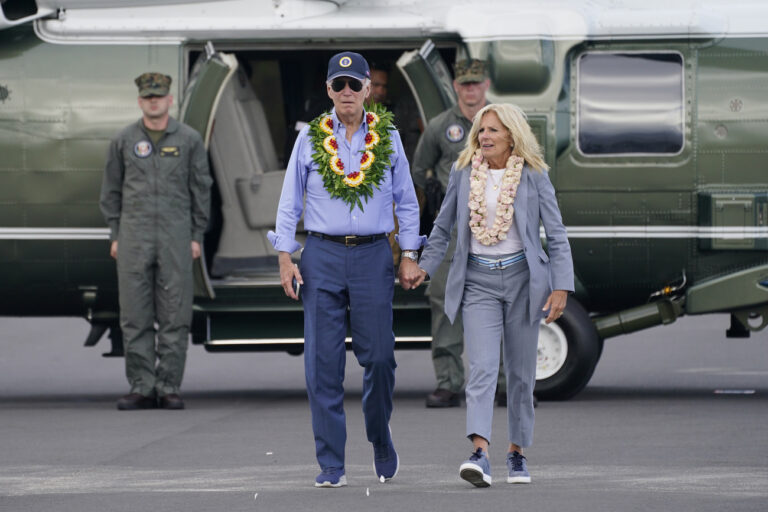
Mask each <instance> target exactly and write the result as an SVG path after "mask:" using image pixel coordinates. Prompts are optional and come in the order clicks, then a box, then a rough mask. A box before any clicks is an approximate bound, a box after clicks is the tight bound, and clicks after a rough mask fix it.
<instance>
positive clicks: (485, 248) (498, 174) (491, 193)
mask: <svg viewBox="0 0 768 512" xmlns="http://www.w3.org/2000/svg"><path fill="white" fill-rule="evenodd" d="M504 171H506V169H490V170H488V179H487V180H486V181H485V208H486V210H487V214H486V215H487V217H486V221H485V222H486V227H491V226H493V222H494V220H496V201H497V199H498V198H499V193H500V192H501V190H500V189H501V178H502V176H504ZM494 185H499V188H498V189H497V190H493V187H494ZM512 206H513V207H514V206H515V203H513V204H512ZM470 236H472V235H471V233H470ZM522 250H523V241H522V239H521V238H520V233H519V232H518V231H517V225H515V217H514V214H513V215H512V225H511V226H510V227H509V231H507V238H506V239H505V240H502V241H500V242H499V243H497V244H496V245H483V244H481V243H480V242H478V241H477V239H476V238H475V237H474V236H472V240H471V242H470V244H469V252H471V253H472V254H476V255H478V256H498V255H501V254H512V253H515V252H519V251H522Z"/></svg>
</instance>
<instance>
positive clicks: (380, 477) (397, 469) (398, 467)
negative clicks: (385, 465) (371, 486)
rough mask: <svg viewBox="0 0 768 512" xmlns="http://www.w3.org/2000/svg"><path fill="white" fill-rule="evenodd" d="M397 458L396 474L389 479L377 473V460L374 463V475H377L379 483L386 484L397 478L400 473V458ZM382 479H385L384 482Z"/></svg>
mask: <svg viewBox="0 0 768 512" xmlns="http://www.w3.org/2000/svg"><path fill="white" fill-rule="evenodd" d="M396 457H397V464H396V465H395V474H394V475H392V476H391V477H389V478H387V477H385V476H383V475H379V474H378V473H377V472H376V461H375V460H374V461H373V474H374V475H376V478H378V479H379V482H381V483H384V482H387V481H389V480H392V479H393V478H395V477H396V476H397V472H398V471H400V456H399V455H396ZM382 477H383V478H384V480H382Z"/></svg>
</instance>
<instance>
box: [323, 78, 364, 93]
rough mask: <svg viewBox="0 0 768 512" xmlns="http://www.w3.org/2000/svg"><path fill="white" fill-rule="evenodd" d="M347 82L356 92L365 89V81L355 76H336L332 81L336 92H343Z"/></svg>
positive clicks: (332, 87)
mask: <svg viewBox="0 0 768 512" xmlns="http://www.w3.org/2000/svg"><path fill="white" fill-rule="evenodd" d="M347 84H349V88H350V89H352V90H353V91H354V92H360V91H362V90H363V82H361V81H360V80H356V79H354V78H334V79H333V81H332V82H331V89H333V91H334V92H341V91H343V90H344V87H346V86H347Z"/></svg>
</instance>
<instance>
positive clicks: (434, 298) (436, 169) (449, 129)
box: [411, 105, 505, 393]
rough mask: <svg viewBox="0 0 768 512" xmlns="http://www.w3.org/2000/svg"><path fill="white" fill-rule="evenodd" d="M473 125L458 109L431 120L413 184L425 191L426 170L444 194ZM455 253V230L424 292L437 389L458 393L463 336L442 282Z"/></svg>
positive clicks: (421, 143) (419, 148)
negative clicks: (447, 310) (450, 312)
mask: <svg viewBox="0 0 768 512" xmlns="http://www.w3.org/2000/svg"><path fill="white" fill-rule="evenodd" d="M471 129H472V122H471V121H470V120H469V119H467V118H466V117H464V114H462V113H461V109H459V106H458V105H454V106H453V107H451V108H450V109H448V110H446V111H445V112H442V113H441V114H439V115H437V116H436V117H434V118H433V119H432V120H431V121H430V122H429V124H428V125H427V128H426V129H425V130H424V133H423V134H422V136H421V139H419V144H418V146H417V147H416V154H415V156H414V159H413V165H412V167H411V173H412V176H413V184H414V185H415V186H417V187H419V188H421V189H422V190H424V189H425V188H426V181H427V170H428V169H432V172H433V173H434V174H435V177H436V178H437V179H438V181H439V182H440V185H441V187H442V190H443V194H445V189H446V188H448V179H449V178H450V175H451V167H452V166H453V163H454V162H455V161H456V159H457V158H458V157H459V153H461V151H462V150H463V149H464V146H465V145H466V143H467V137H468V136H469V131H470V130H471ZM455 249H456V229H455V228H454V230H453V233H452V236H451V242H450V244H449V245H448V250H447V251H446V253H445V259H444V260H443V262H442V263H441V264H440V266H439V267H438V268H437V271H436V272H435V275H432V276H430V283H429V286H428V288H427V294H428V295H429V305H430V310H431V312H432V329H431V331H432V363H433V365H434V367H435V377H437V387H438V388H440V389H447V390H449V391H452V392H454V393H458V392H459V391H461V389H462V388H463V386H464V362H463V360H462V353H463V352H464V332H463V324H462V319H461V311H459V313H458V314H457V315H456V321H455V322H454V323H453V324H451V322H450V321H449V320H448V317H447V316H446V315H445V310H444V307H445V282H446V280H447V279H448V269H449V268H450V266H451V259H452V258H453V252H454V250H455ZM499 379H500V380H499V386H501V388H500V389H504V387H503V386H504V381H505V380H504V372H503V371H500V372H499Z"/></svg>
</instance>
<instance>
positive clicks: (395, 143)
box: [267, 109, 426, 253]
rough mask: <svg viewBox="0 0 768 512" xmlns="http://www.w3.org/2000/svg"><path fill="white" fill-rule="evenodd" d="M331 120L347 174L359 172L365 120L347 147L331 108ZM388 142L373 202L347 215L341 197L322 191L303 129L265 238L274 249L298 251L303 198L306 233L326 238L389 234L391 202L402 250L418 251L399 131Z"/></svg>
mask: <svg viewBox="0 0 768 512" xmlns="http://www.w3.org/2000/svg"><path fill="white" fill-rule="evenodd" d="M331 117H332V118H333V132H334V135H335V136H336V140H337V141H338V143H339V149H338V156H339V158H341V161H342V162H343V163H344V169H345V171H346V172H347V174H351V173H353V172H356V171H359V170H360V156H361V155H362V153H361V151H362V150H363V149H364V148H365V135H366V133H368V125H367V124H366V123H365V122H364V121H363V122H362V123H360V127H359V128H358V129H357V131H356V132H355V133H354V134H353V135H352V141H351V142H349V141H347V131H346V128H345V126H344V124H343V123H342V122H341V121H339V118H338V117H336V111H335V109H334V110H333V111H331ZM363 120H365V113H363ZM390 140H391V142H392V150H393V153H392V154H391V155H390V166H389V167H387V168H386V169H385V171H384V178H383V179H382V181H381V182H380V183H379V188H378V189H377V188H376V187H375V186H374V188H373V197H371V198H368V201H367V202H366V201H365V200H364V199H363V200H362V202H363V210H360V208H359V207H358V206H355V207H354V208H353V209H352V210H351V211H350V209H349V205H348V204H347V203H345V202H344V201H342V200H341V199H339V198H332V197H331V196H330V194H329V193H328V192H327V191H326V190H325V187H324V186H323V177H322V175H321V174H320V173H319V172H318V171H317V168H318V165H317V163H315V162H314V161H313V160H312V153H313V152H314V148H313V147H312V139H311V137H310V135H309V126H305V127H304V128H302V130H301V132H300V133H299V137H298V139H296V144H294V146H293V153H291V159H290V161H289V162H288V168H287V169H286V171H285V181H284V182H283V191H282V193H281V194H280V204H279V205H278V207H277V220H276V222H275V231H270V232H269V233H267V238H268V239H269V241H270V242H272V245H273V246H274V247H275V249H276V250H278V251H285V252H289V253H292V252H294V251H297V250H299V249H300V248H301V245H300V244H299V243H298V242H297V241H296V225H297V224H298V222H299V219H300V218H301V214H302V211H303V210H304V203H305V201H304V198H305V195H306V210H305V211H304V228H305V229H306V230H307V231H314V232H317V233H324V234H326V235H361V236H365V235H375V234H379V233H390V232H392V231H393V230H394V229H395V221H394V219H393V217H392V203H393V202H394V203H395V214H396V215H397V220H398V222H399V224H400V232H399V235H397V240H398V243H399V244H400V248H401V249H403V250H416V249H419V248H420V247H421V246H422V245H423V244H424V241H425V240H426V237H424V236H421V235H419V204H418V202H417V200H416V192H415V191H414V188H413V182H412V181H411V173H410V169H409V167H408V159H407V158H406V156H405V153H404V151H403V143H402V142H401V140H400V134H399V133H398V132H397V130H392V131H391V132H390Z"/></svg>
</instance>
